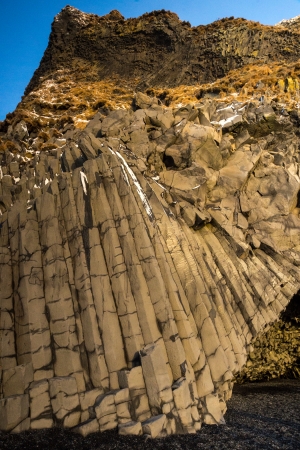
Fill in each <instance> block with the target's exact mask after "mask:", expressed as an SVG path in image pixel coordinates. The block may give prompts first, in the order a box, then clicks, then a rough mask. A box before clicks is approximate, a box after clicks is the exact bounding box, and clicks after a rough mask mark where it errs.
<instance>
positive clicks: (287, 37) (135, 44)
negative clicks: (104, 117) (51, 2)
mask: <svg viewBox="0 0 300 450" xmlns="http://www.w3.org/2000/svg"><path fill="white" fill-rule="evenodd" d="M298 43H299V22H297V21H296V22H295V23H294V25H293V27H290V26H289V23H288V24H287V26H286V24H284V23H283V24H279V25H278V26H276V27H271V26H264V25H261V24H259V23H256V22H249V21H247V20H244V19H234V18H228V19H223V20H219V21H217V22H214V23H213V24H210V25H207V26H198V27H191V26H190V24H189V23H188V22H182V21H180V20H179V18H178V16H177V15H176V14H174V13H171V12H170V11H164V10H162V11H154V12H152V13H149V14H144V15H143V16H141V17H139V18H136V19H128V20H124V18H123V17H122V15H121V14H120V13H119V12H117V11H112V12H111V13H110V14H107V15H106V16H103V17H99V16H96V15H94V14H84V13H82V12H81V11H79V10H77V9H75V8H73V7H70V6H67V7H65V8H64V9H63V10H62V11H61V12H60V13H59V14H58V15H57V16H56V17H55V20H54V22H53V24H52V32H51V35H50V40H49V45H48V48H47V50H46V51H45V54H44V56H43V59H42V61H41V64H40V67H39V68H38V69H37V71H36V72H35V74H34V77H33V78H32V80H31V82H30V83H29V85H28V87H27V89H26V91H25V94H28V93H29V92H30V91H32V90H33V89H34V88H36V87H37V86H38V85H39V84H40V77H45V76H47V75H50V74H51V73H52V74H54V73H55V72H56V71H57V70H60V69H64V70H65V69H66V68H69V69H72V68H75V67H77V68H78V70H79V71H83V72H85V77H86V78H87V79H89V81H95V80H96V79H97V80H99V79H103V78H104V77H111V76H112V75H117V76H120V77H121V78H122V79H124V80H126V82H127V83H130V84H131V85H132V86H138V87H139V88H142V87H145V86H150V87H154V86H162V87H173V86H178V85H181V84H185V85H187V84H189V85H191V84H198V83H207V82H212V81H214V80H216V79H217V78H220V77H223V76H224V75H225V74H226V73H228V72H229V71H230V70H231V69H235V68H239V67H242V66H244V65H246V64H249V63H255V62H259V61H260V62H261V61H264V62H265V63H266V62H271V61H286V62H291V61H297V60H298V59H299V56H300V50H299V45H298ZM162 61H163V64H162V63H161V62H162ZM86 63H87V65H84V64H86ZM91 67H93V68H95V71H96V72H95V73H94V74H92V71H91Z"/></svg>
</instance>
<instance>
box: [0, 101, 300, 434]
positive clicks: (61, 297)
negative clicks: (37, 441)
mask: <svg viewBox="0 0 300 450" xmlns="http://www.w3.org/2000/svg"><path fill="white" fill-rule="evenodd" d="M25 126H26V124H25ZM25 126H24V124H21V125H18V126H17V128H16V129H15V130H13V129H12V130H10V134H11V136H17V137H18V138H19V139H24V140H26V139H28V137H27V136H26V130H25V129H24V127H25ZM20 133H21V134H22V138H21V137H20ZM17 137H16V139H17ZM12 138H13V137H12ZM58 141H59V142H58ZM56 144H57V145H56V147H57V148H51V146H50V145H49V147H48V150H45V151H44V152H35V151H32V154H33V157H32V158H29V157H27V158H25V157H21V156H20V155H18V154H13V153H10V152H9V150H6V151H5V153H3V154H1V155H0V158H2V160H1V172H0V173H1V175H0V177H1V181H0V210H1V215H0V314H1V315H0V333H1V334H0V361H1V372H0V373H1V396H0V429H1V430H4V431H11V432H20V431H22V430H27V429H29V428H31V429H39V428H49V427H52V426H53V425H60V426H63V427H67V428H71V429H73V430H74V431H76V432H79V433H81V434H82V435H84V436H85V435H87V434H89V433H92V432H97V431H101V432H102V431H105V430H109V429H112V428H115V427H118V430H119V433H120V434H124V435H126V434H135V435H140V434H144V435H148V436H150V437H152V438H155V437H162V436H166V435H169V434H174V433H195V432H196V431H198V430H199V429H200V428H201V424H202V423H206V424H220V423H223V422H224V418H223V415H224V413H225V411H226V402H227V400H228V399H229V398H230V396H231V392H232V387H233V382H232V380H233V377H234V375H235V374H237V373H239V372H240V371H241V369H242V368H243V367H244V365H245V363H246V360H247V355H248V353H249V352H250V351H251V349H252V343H253V341H254V339H255V338H256V337H257V336H258V335H259V333H261V332H263V331H264V330H266V329H267V327H268V326H269V324H270V323H272V322H274V321H276V320H277V319H278V317H279V314H280V313H281V311H282V310H284V309H285V307H286V306H287V304H288V302H289V301H290V299H291V298H292V296H293V295H294V294H295V293H296V292H297V291H298V290H299V288H300V282H299V280H300V277H299V275H300V269H299V265H300V234H299V229H300V220H299V217H298V212H299V210H298V206H299V205H298V192H299V153H298V143H297V137H296V136H295V135H294V133H293V131H292V129H291V123H290V119H289V117H286V116H282V115H281V114H280V113H279V112H278V111H276V110H275V109H273V108H272V107H271V105H260V104H258V103H257V102H253V103H252V104H251V103H247V104H234V105H230V106H228V105H223V106H220V105H218V104H217V103H215V102H214V101H212V100H205V101H203V102H201V103H199V104H195V105H186V106H183V107H180V108H176V109H171V108H165V107H162V106H160V105H158V102H157V100H156V99H152V98H150V97H147V96H145V95H144V94H137V96H136V99H135V107H134V108H133V109H132V110H128V111H126V110H117V111H113V112H111V113H110V114H109V115H107V116H104V115H103V114H102V113H101V112H99V113H97V114H96V116H95V117H94V119H93V120H91V121H90V122H89V124H88V125H87V127H86V128H85V130H84V131H82V132H80V131H78V130H77V131H74V130H73V131H72V129H68V130H65V134H64V136H63V138H60V139H58V140H57V142H56ZM29 147H30V143H29ZM29 151H30V148H29Z"/></svg>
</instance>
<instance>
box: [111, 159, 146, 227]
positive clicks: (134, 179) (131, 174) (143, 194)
mask: <svg viewBox="0 0 300 450" xmlns="http://www.w3.org/2000/svg"><path fill="white" fill-rule="evenodd" d="M116 155H117V157H118V158H119V159H120V160H121V161H122V164H123V165H124V167H126V170H127V172H128V173H129V175H130V177H131V179H132V181H133V183H134V185H135V187H136V190H137V193H138V194H139V196H140V199H141V200H142V203H143V205H144V208H145V210H146V212H147V214H148V216H149V217H150V219H151V220H152V219H153V218H154V216H153V212H152V209H151V206H150V203H149V202H148V199H147V197H146V194H145V192H144V191H143V189H142V186H141V185H140V183H139V181H138V179H137V177H136V176H135V174H134V172H133V171H132V170H131V169H130V167H129V165H128V164H127V162H126V161H125V159H124V158H123V156H122V155H121V154H120V153H119V152H116Z"/></svg>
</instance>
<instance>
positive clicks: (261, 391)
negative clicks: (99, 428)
mask: <svg viewBox="0 0 300 450" xmlns="http://www.w3.org/2000/svg"><path fill="white" fill-rule="evenodd" d="M225 419H226V425H222V426H211V425H210V426H208V425H205V426H203V427H202V429H201V430H200V432H199V433H197V434H195V435H181V436H171V437H168V438H165V439H156V440H150V439H148V440H145V437H143V436H142V437H123V436H118V434H117V432H116V431H112V432H106V433H103V434H100V433H99V434H92V435H89V436H88V437H86V438H82V437H81V436H79V435H75V434H74V433H72V432H71V431H65V430H62V429H59V428H54V429H48V430H41V431H29V432H24V433H22V434H19V435H10V434H7V433H1V432H0V449H1V450H21V449H22V450H27V449H28V450H33V449H37V450H48V449H51V450H97V449H101V450H102V449H103V450H104V449H105V450H114V449H122V450H131V449H136V450H156V449H157V450H159V449H160V450H190V449H202V450H208V449H211V450H221V449H222V450H237V449H242V450H256V449H257V450H269V449H278V450H284V449H288V450H299V449H300V380H276V381H269V382H260V383H246V384H243V385H236V386H235V388H234V391H233V397H232V399H231V400H230V401H229V402H228V411H227V413H226V416H225Z"/></svg>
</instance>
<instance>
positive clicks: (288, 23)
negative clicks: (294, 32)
mask: <svg viewBox="0 0 300 450" xmlns="http://www.w3.org/2000/svg"><path fill="white" fill-rule="evenodd" d="M299 23H300V15H299V16H295V17H292V18H291V19H283V20H281V21H280V22H278V23H276V25H275V26H284V27H290V26H292V27H294V26H295V25H297V26H299Z"/></svg>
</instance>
